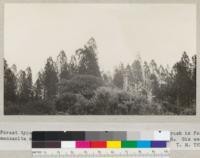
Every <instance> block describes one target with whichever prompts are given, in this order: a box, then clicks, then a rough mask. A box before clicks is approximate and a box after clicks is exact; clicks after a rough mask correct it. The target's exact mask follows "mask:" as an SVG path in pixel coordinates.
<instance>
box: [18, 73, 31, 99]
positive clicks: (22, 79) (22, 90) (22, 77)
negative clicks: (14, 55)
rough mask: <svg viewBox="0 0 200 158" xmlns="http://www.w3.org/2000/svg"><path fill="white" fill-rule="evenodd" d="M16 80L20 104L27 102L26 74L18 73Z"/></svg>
mask: <svg viewBox="0 0 200 158" xmlns="http://www.w3.org/2000/svg"><path fill="white" fill-rule="evenodd" d="M18 76H19V78H18V96H19V100H20V101H21V102H27V101H28V100H29V87H28V84H27V79H26V72H25V71H23V70H20V71H19V75H18Z"/></svg>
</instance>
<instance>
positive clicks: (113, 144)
mask: <svg viewBox="0 0 200 158" xmlns="http://www.w3.org/2000/svg"><path fill="white" fill-rule="evenodd" d="M161 138H162V139H161ZM169 140H170V134H169V132H167V131H158V132H155V131H154V132H150V131H149V133H147V132H146V136H143V134H141V133H139V132H124V131H117V132H116V131H105V132H104V131H88V132H87V131H74V132H73V131H68V132H64V131H38V132H33V133H32V148H65V149H66V148H71V149H72V148H77V149H80V148H113V149H118V148H166V147H167V144H168V142H169Z"/></svg>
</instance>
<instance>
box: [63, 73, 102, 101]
mask: <svg viewBox="0 0 200 158" xmlns="http://www.w3.org/2000/svg"><path fill="white" fill-rule="evenodd" d="M102 85H103V81H102V79H101V78H98V77H95V76H92V75H77V76H74V77H72V78H71V79H70V80H65V81H63V82H61V83H60V85H59V87H60V89H61V93H66V92H70V93H75V94H81V95H83V96H84V97H85V98H87V99H90V98H91V97H92V96H93V95H94V93H95V90H96V89H97V88H98V87H100V86H102Z"/></svg>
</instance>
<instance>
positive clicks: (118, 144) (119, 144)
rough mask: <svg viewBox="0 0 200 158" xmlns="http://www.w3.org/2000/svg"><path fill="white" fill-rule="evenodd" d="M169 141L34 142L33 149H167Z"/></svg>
mask: <svg viewBox="0 0 200 158" xmlns="http://www.w3.org/2000/svg"><path fill="white" fill-rule="evenodd" d="M166 147H167V141H61V142H60V141H45V142H41V141H37V142H36V141H33V142H32V148H166Z"/></svg>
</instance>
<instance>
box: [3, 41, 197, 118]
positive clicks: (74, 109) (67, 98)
mask: <svg viewBox="0 0 200 158" xmlns="http://www.w3.org/2000/svg"><path fill="white" fill-rule="evenodd" d="M100 53H101V52H100ZM180 53H182V57H181V59H180V60H179V61H177V62H176V63H174V65H170V67H171V68H169V67H164V66H163V65H157V63H156V61H154V60H153V59H152V60H151V61H149V62H147V61H142V58H141V57H140V56H138V57H136V59H133V62H132V63H130V64H124V63H119V65H116V66H117V67H116V68H115V69H114V73H113V74H110V73H105V72H102V71H100V67H99V64H98V56H97V44H96V41H95V39H94V38H91V39H90V40H89V41H88V42H87V43H86V45H84V47H83V48H80V49H77V51H76V52H75V53H74V54H73V55H72V56H66V53H65V51H63V50H62V51H60V53H59V54H58V56H57V59H56V60H55V61H54V60H53V58H52V57H48V58H47V61H46V64H45V65H44V68H43V69H42V71H40V72H38V77H37V79H36V80H35V81H33V78H32V71H31V67H27V69H26V70H19V71H17V65H15V64H13V65H12V66H9V65H8V63H7V61H6V59H4V113H5V114H8V115H13V114H15V115H16V114H22V115H26V114H27V115H31V114H32V115H57V114H61V115H183V114H184V115H185V114H186V115H194V114H195V113H196V60H197V59H196V55H194V56H192V58H190V57H189V56H188V55H187V52H180ZM112 60H114V59H112Z"/></svg>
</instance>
